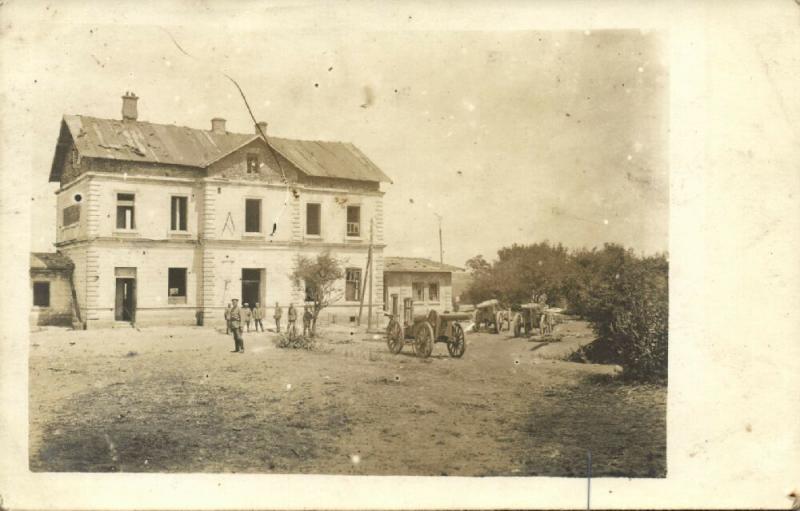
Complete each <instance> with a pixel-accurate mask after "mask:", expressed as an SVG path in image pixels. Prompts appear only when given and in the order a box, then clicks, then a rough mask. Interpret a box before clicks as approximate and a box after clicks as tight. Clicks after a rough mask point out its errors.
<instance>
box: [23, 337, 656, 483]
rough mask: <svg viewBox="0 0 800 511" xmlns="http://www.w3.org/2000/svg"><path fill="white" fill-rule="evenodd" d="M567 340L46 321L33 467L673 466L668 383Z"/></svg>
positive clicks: (493, 472) (447, 469) (33, 402)
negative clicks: (427, 342) (449, 345)
mask: <svg viewBox="0 0 800 511" xmlns="http://www.w3.org/2000/svg"><path fill="white" fill-rule="evenodd" d="M557 333H558V334H559V335H561V336H563V338H562V340H561V341H559V342H553V343H545V342H535V341H530V340H526V339H513V338H511V337H510V336H509V335H507V334H506V333H505V332H504V333H503V334H499V335H496V334H489V333H478V334H475V333H467V350H466V353H465V355H464V357H463V358H461V359H452V358H450V357H449V356H448V355H447V350H446V347H445V345H444V344H437V345H435V347H434V351H433V355H432V356H431V358H429V359H427V360H421V359H418V358H415V357H414V356H413V355H412V349H411V346H410V345H409V346H406V347H405V348H404V350H403V352H402V353H401V354H399V355H392V354H390V353H389V352H388V350H387V348H386V344H385V342H384V341H383V337H382V335H378V334H375V335H372V334H366V333H365V332H363V330H362V331H352V332H351V331H350V330H349V329H348V328H346V327H339V328H338V329H336V330H332V329H328V330H325V331H324V332H322V333H321V336H322V337H323V338H324V340H323V341H321V342H320V346H319V349H318V350H317V351H314V352H308V351H298V350H287V349H279V348H277V347H275V345H274V338H275V334H273V333H270V332H266V333H263V334H262V333H258V334H256V333H251V334H245V347H246V353H244V354H237V353H231V350H232V349H233V340H232V338H231V337H229V336H225V334H224V332H220V331H217V330H214V329H211V328H192V327H178V328H146V329H144V328H143V329H140V330H139V329H133V328H124V329H110V330H95V331H71V330H65V329H46V330H42V331H38V332H34V333H32V334H31V351H30V452H31V459H30V465H31V470H34V471H100V472H123V471H124V472H259V473H263V472H280V473H323V474H374V475H460V476H498V475H519V476H525V475H546V476H580V477H585V475H586V459H587V451H591V453H592V460H593V464H592V473H593V476H595V477H600V476H627V477H664V476H665V475H666V452H665V450H666V389H665V388H663V387H651V386H631V385H624V384H621V383H618V382H616V381H615V380H613V379H612V378H611V375H612V374H613V373H614V372H615V371H616V370H617V369H618V368H615V367H613V366H604V365H593V364H578V363H571V362H565V361H562V360H561V359H560V358H561V357H563V356H564V355H565V354H567V353H569V352H571V351H572V350H574V349H575V348H576V347H577V346H580V345H582V344H585V343H587V342H589V341H591V339H592V335H591V332H590V330H589V329H588V327H587V325H586V324H585V323H583V322H580V321H568V322H566V323H564V324H562V325H559V326H558V327H557Z"/></svg>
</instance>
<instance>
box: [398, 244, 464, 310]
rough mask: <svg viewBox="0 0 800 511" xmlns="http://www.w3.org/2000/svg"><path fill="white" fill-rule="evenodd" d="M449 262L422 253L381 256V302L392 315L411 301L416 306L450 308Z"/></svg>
mask: <svg viewBox="0 0 800 511" xmlns="http://www.w3.org/2000/svg"><path fill="white" fill-rule="evenodd" d="M459 271H463V270H462V269H461V268H458V267H456V266H452V265H449V264H443V263H437V262H436V261H432V260H430V259H424V258H421V257H384V259H383V303H384V308H385V309H386V311H387V312H389V313H391V314H393V315H399V314H402V313H403V310H404V309H406V308H408V307H410V306H411V305H413V307H414V308H415V309H416V310H418V311H419V310H421V311H428V310H431V309H435V310H436V311H438V312H444V311H452V310H453V288H452V281H453V278H452V276H453V272H459Z"/></svg>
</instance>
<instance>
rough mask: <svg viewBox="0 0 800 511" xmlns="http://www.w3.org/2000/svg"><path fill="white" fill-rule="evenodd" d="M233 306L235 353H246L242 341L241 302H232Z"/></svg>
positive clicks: (232, 323) (232, 328)
mask: <svg viewBox="0 0 800 511" xmlns="http://www.w3.org/2000/svg"><path fill="white" fill-rule="evenodd" d="M231 301H232V302H233V306H232V307H231V309H230V310H231V311H230V317H231V320H230V324H231V331H232V332H233V346H234V350H233V353H237V352H238V353H244V339H242V311H241V310H240V309H239V300H238V299H236V298H234V299H233V300H231Z"/></svg>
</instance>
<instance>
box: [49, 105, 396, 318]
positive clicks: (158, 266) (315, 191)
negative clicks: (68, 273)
mask: <svg viewBox="0 0 800 511" xmlns="http://www.w3.org/2000/svg"><path fill="white" fill-rule="evenodd" d="M137 100H138V98H137V97H136V96H135V95H134V94H130V93H126V95H125V96H123V107H122V119H98V118H94V117H87V116H82V115H65V116H64V118H63V121H62V123H61V131H60V135H59V138H58V145H57V147H56V151H55V156H54V159H53V165H52V169H51V173H50V181H55V182H59V183H60V188H59V190H58V191H57V211H58V215H57V216H58V218H57V222H58V226H57V240H56V247H57V249H58V251H59V252H61V253H62V254H64V255H66V256H67V257H69V258H70V259H71V260H72V262H73V264H74V270H73V280H74V286H75V291H76V292H75V294H76V296H77V301H78V307H79V309H80V312H81V314H80V316H81V318H82V319H83V321H84V322H85V323H86V326H87V327H88V328H92V327H94V326H109V325H115V324H120V322H136V323H137V324H185V325H188V324H198V323H199V324H203V323H205V324H209V323H221V322H222V321H223V309H224V308H225V305H226V304H227V303H229V301H230V300H231V299H232V298H239V299H240V300H241V302H240V303H245V302H246V303H249V304H251V305H252V304H254V303H255V302H259V303H261V304H262V305H266V314H267V315H268V317H269V315H271V314H272V308H273V307H274V304H275V302H280V304H281V306H282V307H284V308H285V307H286V306H288V304H289V303H290V302H294V303H295V305H298V304H301V303H302V302H303V300H304V296H305V295H304V290H302V289H296V288H295V287H294V286H293V285H292V282H291V279H290V273H291V271H292V267H293V263H294V260H295V257H296V256H297V255H299V254H300V255H307V256H314V255H316V254H318V253H320V252H321V251H325V250H330V251H331V252H332V253H333V254H334V255H336V256H337V257H340V258H343V259H345V260H346V264H345V266H346V275H345V278H344V279H343V280H342V282H341V291H342V295H343V298H342V300H341V301H339V302H337V303H335V304H333V305H331V307H330V308H329V309H328V310H327V311H324V312H323V316H324V317H322V319H323V320H325V319H329V320H336V321H349V320H350V319H351V318H352V317H353V316H355V315H356V314H357V310H358V303H359V299H360V296H361V293H362V292H364V290H363V285H362V283H363V282H366V278H365V277H366V276H365V275H363V272H364V268H365V266H366V259H367V252H368V245H369V242H370V230H372V235H373V247H374V251H373V253H374V266H373V268H374V273H373V279H372V281H373V293H372V295H373V296H374V297H381V296H383V248H384V240H383V193H384V192H383V191H382V190H381V183H384V182H391V181H390V179H389V178H388V177H387V176H386V175H385V174H384V173H383V172H382V171H381V170H380V169H379V168H378V167H377V166H376V165H375V164H374V163H372V162H371V161H370V160H369V158H367V157H366V156H365V155H364V154H363V153H362V152H361V151H359V150H358V148H356V147H355V146H353V145H352V144H348V143H341V142H320V141H306V140H290V139H285V138H274V137H268V139H266V140H265V138H264V137H262V136H261V134H262V133H266V129H267V126H266V123H260V124H259V125H258V126H254V132H253V134H243V133H231V132H229V131H227V130H226V126H225V120H224V119H219V118H215V119H212V120H211V129H208V130H203V129H195V128H187V127H183V126H175V125H165V124H155V123H150V122H143V121H139V120H138V113H137V111H138V105H137ZM267 140H268V142H267ZM378 300H379V298H378ZM375 305H377V307H375V310H376V311H377V310H379V309H380V308H381V307H380V305H382V304H380V303H376V304H375ZM284 312H285V311H284Z"/></svg>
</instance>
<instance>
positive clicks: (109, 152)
mask: <svg viewBox="0 0 800 511" xmlns="http://www.w3.org/2000/svg"><path fill="white" fill-rule="evenodd" d="M67 136H70V137H71V139H72V141H73V142H74V144H75V147H76V148H77V150H78V152H79V153H80V155H81V156H82V157H89V158H103V159H112V160H124V161H135V162H147V163H162V164H169V165H185V166H189V167H197V168H205V167H207V166H209V165H210V164H212V163H214V162H215V161H218V160H219V159H220V158H222V157H224V156H226V155H228V154H230V153H232V152H234V151H236V150H237V149H239V148H241V147H243V146H245V145H247V144H249V143H250V142H252V141H254V140H258V139H259V135H256V134H249V135H248V134H243V133H231V132H226V133H215V132H213V131H211V130H202V129H197V128H188V127H185V126H176V125H171V124H156V123H152V122H145V121H130V120H118V119H100V118H97V117H88V116H85V115H65V116H64V119H63V122H62V129H61V135H60V136H59V145H60V146H64V145H65V143H66V140H64V139H65V137H67ZM269 143H270V145H271V146H272V148H273V149H275V151H277V152H278V153H279V154H281V155H282V156H283V157H285V158H286V159H288V160H289V161H291V162H292V163H293V164H294V165H295V166H297V167H298V168H299V169H300V170H301V171H302V172H304V173H306V174H308V175H310V176H317V177H333V178H340V179H352V180H358V181H372V182H391V179H389V177H388V176H387V175H386V174H384V173H383V172H382V171H381V170H380V169H379V168H378V167H377V166H376V165H375V164H374V163H373V162H372V161H370V159H369V158H367V157H366V156H365V155H364V153H362V152H361V151H359V150H358V148H356V147H355V146H354V145H353V144H349V143H343V142H321V141H308V140H293V139H286V138H273V137H269ZM60 161H62V157H59V155H58V151H57V154H56V158H54V160H53V168H52V169H51V172H50V180H51V181H58V180H59V174H58V173H59V171H60V169H59V168H57V167H59V165H60Z"/></svg>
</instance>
